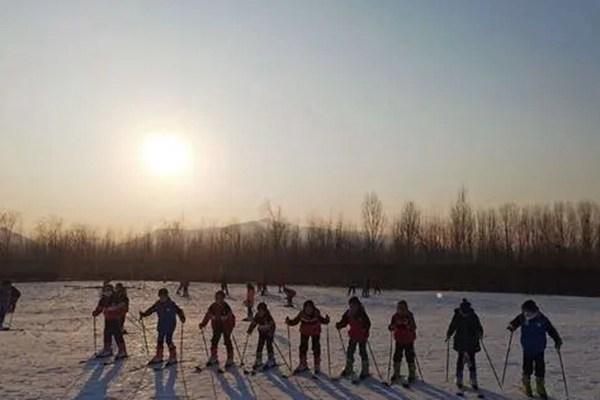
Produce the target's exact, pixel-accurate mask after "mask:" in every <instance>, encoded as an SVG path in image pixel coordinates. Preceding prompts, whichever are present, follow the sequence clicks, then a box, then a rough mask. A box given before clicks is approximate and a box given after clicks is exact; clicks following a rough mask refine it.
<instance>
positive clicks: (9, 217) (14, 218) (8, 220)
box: [0, 210, 20, 259]
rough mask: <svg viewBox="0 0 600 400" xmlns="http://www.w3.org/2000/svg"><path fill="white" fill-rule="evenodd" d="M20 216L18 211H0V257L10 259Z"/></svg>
mask: <svg viewBox="0 0 600 400" xmlns="http://www.w3.org/2000/svg"><path fill="white" fill-rule="evenodd" d="M19 219H20V216H19V214H18V213H17V212H16V211H11V210H3V211H0V259H8V257H9V255H10V250H11V245H12V243H11V242H12V240H13V237H14V234H15V232H14V230H15V226H16V225H17V222H18V221H19Z"/></svg>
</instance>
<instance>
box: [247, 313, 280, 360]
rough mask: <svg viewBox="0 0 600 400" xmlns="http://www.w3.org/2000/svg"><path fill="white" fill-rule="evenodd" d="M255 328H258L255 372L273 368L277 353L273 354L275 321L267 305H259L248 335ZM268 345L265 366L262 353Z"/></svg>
mask: <svg viewBox="0 0 600 400" xmlns="http://www.w3.org/2000/svg"><path fill="white" fill-rule="evenodd" d="M254 328H258V344H257V346H256V361H255V362H254V365H253V367H252V369H253V370H255V371H256V370H258V369H261V368H262V369H269V368H273V367H274V366H275V365H276V363H275V353H274V352H273V339H274V338H275V320H274V319H273V317H272V316H271V313H270V312H269V309H268V308H267V304H266V303H259V304H258V306H257V307H256V315H255V316H254V319H253V320H252V323H251V324H250V326H249V327H248V332H247V333H248V335H251V334H252V331H254ZM265 344H266V345H267V363H266V364H265V365H264V366H263V362H262V352H263V349H264V347H265Z"/></svg>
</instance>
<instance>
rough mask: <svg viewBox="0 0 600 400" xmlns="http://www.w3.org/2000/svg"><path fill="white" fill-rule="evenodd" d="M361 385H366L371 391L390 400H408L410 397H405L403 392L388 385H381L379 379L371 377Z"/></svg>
mask: <svg viewBox="0 0 600 400" xmlns="http://www.w3.org/2000/svg"><path fill="white" fill-rule="evenodd" d="M362 386H364V387H366V388H367V389H369V390H370V391H372V392H375V393H377V394H379V395H380V396H383V397H384V398H386V399H390V400H410V397H406V395H405V394H403V393H401V392H399V391H398V390H396V389H394V388H393V387H390V386H383V384H382V383H381V382H379V381H376V380H373V379H367V380H365V381H364V383H363V384H362Z"/></svg>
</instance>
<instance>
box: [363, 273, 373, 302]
mask: <svg viewBox="0 0 600 400" xmlns="http://www.w3.org/2000/svg"><path fill="white" fill-rule="evenodd" d="M370 296H371V280H370V279H369V278H367V279H366V280H365V286H363V290H362V297H365V298H367V297H370Z"/></svg>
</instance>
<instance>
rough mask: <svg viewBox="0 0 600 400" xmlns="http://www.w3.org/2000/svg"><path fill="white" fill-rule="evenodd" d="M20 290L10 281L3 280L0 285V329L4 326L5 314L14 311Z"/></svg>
mask: <svg viewBox="0 0 600 400" xmlns="http://www.w3.org/2000/svg"><path fill="white" fill-rule="evenodd" d="M19 297H21V292H19V290H18V289H17V288H16V287H14V286H13V285H12V283H11V282H10V281H3V282H2V284H1V285H0V330H2V329H9V328H4V318H5V317H6V314H10V313H14V312H15V307H16V306H17V301H18V300H19Z"/></svg>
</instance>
